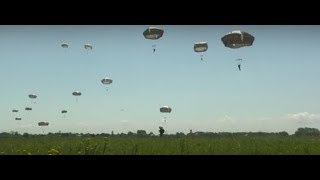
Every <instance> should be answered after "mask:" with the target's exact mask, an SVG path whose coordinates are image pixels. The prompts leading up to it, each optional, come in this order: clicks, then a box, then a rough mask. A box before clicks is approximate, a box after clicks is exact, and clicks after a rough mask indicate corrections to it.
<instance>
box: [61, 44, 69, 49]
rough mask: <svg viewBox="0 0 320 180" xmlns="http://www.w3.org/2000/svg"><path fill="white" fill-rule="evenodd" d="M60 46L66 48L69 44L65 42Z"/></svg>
mask: <svg viewBox="0 0 320 180" xmlns="http://www.w3.org/2000/svg"><path fill="white" fill-rule="evenodd" d="M61 47H63V48H68V47H69V45H68V44H67V43H62V44H61Z"/></svg>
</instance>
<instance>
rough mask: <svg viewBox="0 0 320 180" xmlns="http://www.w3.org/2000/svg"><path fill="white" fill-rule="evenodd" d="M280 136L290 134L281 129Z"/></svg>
mask: <svg viewBox="0 0 320 180" xmlns="http://www.w3.org/2000/svg"><path fill="white" fill-rule="evenodd" d="M279 135H280V136H289V133H287V132H286V131H281V132H279Z"/></svg>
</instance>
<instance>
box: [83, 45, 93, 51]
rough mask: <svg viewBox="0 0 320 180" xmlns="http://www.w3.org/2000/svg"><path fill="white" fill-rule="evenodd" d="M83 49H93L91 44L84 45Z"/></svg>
mask: <svg viewBox="0 0 320 180" xmlns="http://www.w3.org/2000/svg"><path fill="white" fill-rule="evenodd" d="M84 48H85V49H89V50H92V49H93V46H92V45H91V44H85V45H84Z"/></svg>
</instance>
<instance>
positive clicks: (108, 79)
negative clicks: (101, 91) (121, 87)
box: [101, 77, 113, 91]
mask: <svg viewBox="0 0 320 180" xmlns="http://www.w3.org/2000/svg"><path fill="white" fill-rule="evenodd" d="M112 82H113V80H112V79H110V78H108V77H106V78H103V79H102V80H101V83H102V84H104V85H110V84H112ZM106 91H108V87H106Z"/></svg>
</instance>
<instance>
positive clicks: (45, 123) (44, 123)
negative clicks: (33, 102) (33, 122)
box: [38, 122, 49, 126]
mask: <svg viewBox="0 0 320 180" xmlns="http://www.w3.org/2000/svg"><path fill="white" fill-rule="evenodd" d="M38 126H49V123H48V122H39V123H38Z"/></svg>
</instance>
